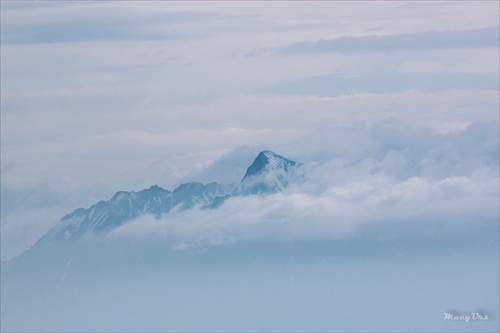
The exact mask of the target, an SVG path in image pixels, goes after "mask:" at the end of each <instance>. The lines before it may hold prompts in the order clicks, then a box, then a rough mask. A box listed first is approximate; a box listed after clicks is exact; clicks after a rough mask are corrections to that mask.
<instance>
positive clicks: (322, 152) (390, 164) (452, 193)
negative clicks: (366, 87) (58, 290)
mask: <svg viewBox="0 0 500 333" xmlns="http://www.w3.org/2000/svg"><path fill="white" fill-rule="evenodd" d="M323 134H324V133H315V134H312V135H310V137H308V138H304V140H303V141H302V142H295V144H297V145H299V146H301V148H302V151H303V152H305V153H304V155H302V156H303V159H302V161H305V164H304V165H303V166H302V168H301V169H299V175H300V177H298V178H297V181H296V182H295V183H293V184H292V185H291V186H290V187H289V188H288V189H286V190H285V191H284V192H282V193H278V194H274V195H268V196H249V197H234V198H231V199H229V200H227V201H226V202H225V203H224V205H222V206H221V207H220V208H218V209H216V210H201V209H194V210H190V211H176V212H173V213H171V214H167V215H165V216H163V217H162V218H160V219H155V218H153V217H152V216H145V217H142V218H139V219H137V220H134V221H132V222H129V223H127V224H125V225H123V226H121V227H119V228H118V229H116V230H114V231H113V232H112V233H111V235H112V236H114V237H118V238H125V239H127V238H129V239H136V240H137V239H143V240H145V239H155V240H156V241H159V242H162V241H163V242H171V243H172V247H173V248H174V249H185V248H191V247H200V246H201V247H203V246H210V245H217V244H227V243H229V244H230V243H241V242H254V241H266V240H267V241H270V240H274V241H276V240H278V241H292V240H293V241H295V240H311V239H313V240H318V239H323V240H324V239H330V240H332V239H345V238H352V237H361V236H363V237H371V238H375V239H392V238H407V237H412V238H414V239H419V238H423V239H439V238H447V237H452V238H453V237H458V238H467V237H475V236H474V235H479V236H478V237H485V236H486V235H488V234H489V233H491V232H494V231H495V230H496V229H498V226H497V224H496V222H497V221H498V218H499V214H498V200H499V190H498V188H499V177H498V163H499V157H498V149H499V143H498V140H497V138H498V135H499V132H498V126H497V124H489V123H474V124H471V125H470V126H468V127H467V128H466V129H465V130H463V131H460V132H458V133H452V134H431V133H430V132H428V131H426V130H417V129H414V128H412V127H409V126H406V125H403V124H401V123H400V122H397V121H394V120H389V121H384V122H379V123H376V124H374V125H373V126H370V127H366V126H364V127H357V128H356V127H344V128H331V129H329V135H328V139H326V140H325V137H324V136H323ZM307 141H309V142H307ZM318 142H321V145H316V143H318ZM307 145H316V147H318V151H314V150H312V151H307V149H303V148H304V147H305V146H307ZM320 147H321V148H320ZM295 148H297V147H295ZM241 151H242V149H241V148H240V149H239V150H237V153H236V154H238V153H241ZM224 160H227V155H225V156H223V157H222V158H221V161H220V162H222V161H224ZM229 160H230V159H229ZM218 163H219V162H217V164H218Z"/></svg>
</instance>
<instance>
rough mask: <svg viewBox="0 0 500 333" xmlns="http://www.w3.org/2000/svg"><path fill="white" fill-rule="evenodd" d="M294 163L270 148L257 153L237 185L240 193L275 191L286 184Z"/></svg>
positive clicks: (280, 189)
mask: <svg viewBox="0 0 500 333" xmlns="http://www.w3.org/2000/svg"><path fill="white" fill-rule="evenodd" d="M295 164H296V163H295V162H294V161H292V160H289V159H287V158H284V157H283V156H280V155H278V154H276V153H274V152H272V151H270V150H264V151H262V152H260V153H259V155H257V157H256V158H255V160H254V161H253V163H252V165H250V166H249V167H248V169H247V172H246V173H245V176H244V177H243V179H242V180H241V182H240V185H239V186H238V190H237V192H239V193H241V194H262V193H276V192H279V191H282V190H283V188H284V187H286V186H287V185H288V178H289V177H288V176H289V171H290V169H291V168H292V167H293V166H294V165H295Z"/></svg>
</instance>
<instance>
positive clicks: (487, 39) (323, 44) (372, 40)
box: [278, 27, 500, 54]
mask: <svg viewBox="0 0 500 333" xmlns="http://www.w3.org/2000/svg"><path fill="white" fill-rule="evenodd" d="M499 31H500V30H499V27H486V28H478V29H470V30H451V31H429V32H417V33H408V34H393V35H381V36H377V35H372V36H361V37H339V38H336V39H332V40H320V41H317V42H299V43H295V44H292V45H290V46H287V47H284V48H281V49H280V50H279V51H278V53H280V54H297V53H307V54H314V53H324V52H340V53H352V52H354V53H357V52H363V53H366V52H402V51H403V52H408V51H410V52H415V51H429V50H447V49H453V50H457V49H477V48H498V46H499V40H500V32H499Z"/></svg>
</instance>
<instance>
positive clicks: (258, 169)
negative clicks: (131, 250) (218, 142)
mask: <svg viewBox="0 0 500 333" xmlns="http://www.w3.org/2000/svg"><path fill="white" fill-rule="evenodd" d="M296 165H297V164H296V162H294V161H292V160H289V159H286V158H284V157H282V156H280V155H278V154H276V153H274V152H272V151H270V150H265V151H262V152H260V153H259V154H258V155H257V157H256V158H255V160H254V161H253V163H252V164H251V165H250V166H249V167H248V169H247V171H246V173H245V175H244V176H243V178H242V179H241V181H240V183H239V184H238V185H237V186H236V187H235V188H230V187H226V186H223V185H221V184H218V183H216V182H211V183H207V184H203V183H200V182H187V183H182V184H180V185H179V186H178V187H177V188H175V189H174V190H173V191H169V190H167V189H164V188H162V187H160V186H158V185H153V186H151V187H149V188H147V189H143V190H140V191H137V192H135V191H131V192H127V191H118V192H116V193H115V194H114V195H113V196H112V198H111V199H110V200H108V201H104V200H101V201H99V202H97V203H96V204H94V205H92V206H90V207H88V208H78V209H75V210H74V211H73V212H71V213H69V214H66V215H65V216H64V217H63V218H62V219H61V220H60V221H59V222H58V223H57V224H56V226H54V228H52V229H51V230H50V231H49V232H48V233H47V234H45V235H44V236H43V237H42V238H41V239H40V240H39V241H38V242H37V243H36V244H35V245H34V247H37V246H40V245H43V244H46V245H47V244H48V245H51V244H52V243H54V242H70V241H72V240H75V239H78V238H81V237H82V236H84V235H86V234H87V233H106V232H109V231H111V230H113V229H114V228H116V227H119V226H120V225H123V224H125V223H127V222H128V221H131V220H133V219H136V218H138V217H140V216H143V215H147V214H151V215H153V216H154V217H155V218H160V217H161V216H162V215H163V214H168V213H169V212H170V211H171V210H173V209H178V210H187V209H192V208H194V207H199V208H201V209H217V208H219V207H220V206H222V205H223V204H224V202H225V201H226V200H227V199H229V198H231V197H234V196H249V195H267V194H273V193H277V192H279V191H282V190H283V189H284V188H285V187H287V186H288V183H289V181H290V174H289V173H290V171H291V170H292V168H293V167H294V166H296ZM28 251H29V250H28Z"/></svg>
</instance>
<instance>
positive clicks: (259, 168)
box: [242, 150, 295, 181]
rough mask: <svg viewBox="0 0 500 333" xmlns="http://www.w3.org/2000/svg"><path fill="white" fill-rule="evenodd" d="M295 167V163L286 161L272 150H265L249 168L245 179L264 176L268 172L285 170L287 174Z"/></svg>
mask: <svg viewBox="0 0 500 333" xmlns="http://www.w3.org/2000/svg"><path fill="white" fill-rule="evenodd" d="M293 165H295V162H294V161H291V160H289V159H286V158H284V157H283V156H280V155H278V154H276V153H274V152H272V151H270V150H264V151H261V152H260V153H259V155H257V157H256V158H255V160H254V161H253V163H252V165H250V166H249V167H248V169H247V172H246V173H245V176H244V177H243V179H245V178H248V177H252V176H256V175H259V174H262V173H263V172H265V171H266V170H277V169H283V170H284V171H285V172H287V171H288V169H289V168H290V167H291V166H293ZM242 181H243V180H242Z"/></svg>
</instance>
